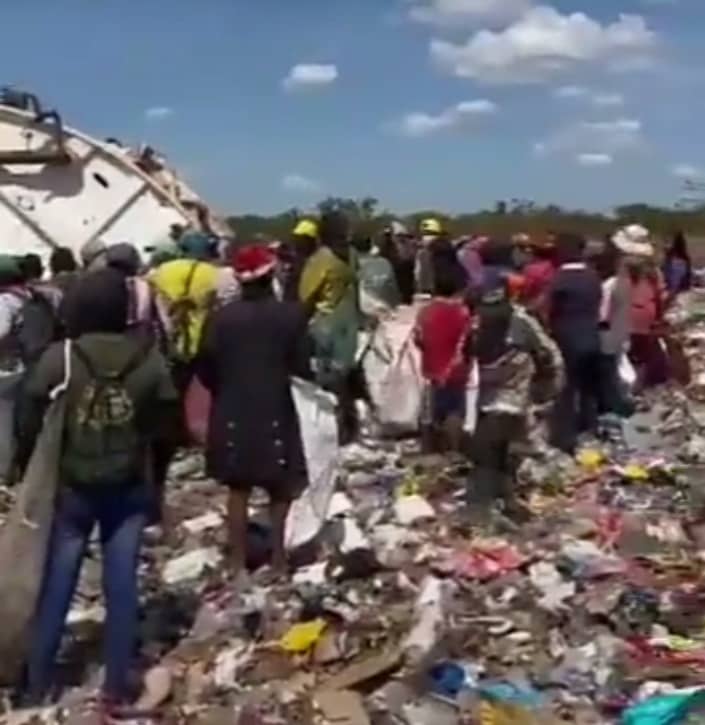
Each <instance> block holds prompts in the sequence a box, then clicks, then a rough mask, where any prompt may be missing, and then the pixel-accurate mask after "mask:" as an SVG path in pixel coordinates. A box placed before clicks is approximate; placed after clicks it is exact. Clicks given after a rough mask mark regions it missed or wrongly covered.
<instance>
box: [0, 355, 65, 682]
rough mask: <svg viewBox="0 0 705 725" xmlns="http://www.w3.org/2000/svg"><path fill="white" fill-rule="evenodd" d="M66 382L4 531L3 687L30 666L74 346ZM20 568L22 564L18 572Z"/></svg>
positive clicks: (0, 564) (0, 544)
mask: <svg viewBox="0 0 705 725" xmlns="http://www.w3.org/2000/svg"><path fill="white" fill-rule="evenodd" d="M64 369H65V379H64V382H63V383H62V384H61V385H60V386H59V387H58V388H56V389H55V390H54V391H53V392H52V393H51V399H52V401H53V402H52V403H51V404H50V406H49V408H48V409H47V412H46V414H45V416H44V424H43V426H42V430H41V432H40V434H39V437H38V438H37V442H36V444H35V446H34V451H33V453H32V457H31V458H30V461H29V464H28V466H27V470H26V471H25V474H24V477H23V479H22V482H21V483H20V487H19V493H18V496H17V501H16V502H15V505H14V508H13V509H12V511H11V512H10V515H9V517H8V519H7V521H6V522H5V524H4V525H3V527H2V529H1V530H0V571H2V591H3V594H2V597H0V622H2V627H0V684H2V685H12V684H15V683H16V681H17V678H18V677H19V675H20V673H21V670H22V667H23V665H24V661H25V655H26V649H27V646H28V644H29V635H30V628H31V626H32V623H33V620H34V611H35V609H36V604H37V599H38V597H39V591H40V588H41V584H42V577H43V575H44V564H45V560H46V552H47V546H48V543H49V536H50V534H51V525H52V520H53V517H54V500H55V498H56V490H57V487H58V484H59V458H60V456H61V445H62V441H63V433H64V419H65V415H66V401H65V396H64V395H63V394H62V393H63V392H64V391H65V390H66V387H67V386H68V382H69V379H70V376H71V343H70V342H67V343H66V345H65V349H64ZM18 562H22V565H21V566H18V565H17V564H18Z"/></svg>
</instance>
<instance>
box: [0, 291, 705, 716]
mask: <svg viewBox="0 0 705 725" xmlns="http://www.w3.org/2000/svg"><path fill="white" fill-rule="evenodd" d="M672 318H673V321H674V323H675V324H677V325H678V326H679V328H680V329H681V333H682V339H683V340H684V342H685V343H686V346H687V349H688V352H689V354H691V360H692V363H693V368H694V369H693V384H692V386H691V387H690V389H689V390H688V391H687V393H686V392H684V391H682V390H677V389H663V390H658V391H655V392H653V393H650V394H649V395H648V396H647V397H646V398H645V399H644V400H643V401H641V403H640V408H639V412H638V413H637V414H636V415H635V416H634V418H633V419H632V420H630V421H629V422H628V423H627V424H626V425H625V428H624V431H623V433H622V434H621V435H620V434H619V431H617V430H616V429H615V427H614V426H607V427H606V430H605V436H604V438H603V439H601V440H598V441H586V442H585V444H584V446H583V447H582V449H581V451H580V453H579V455H578V456H577V457H576V459H575V460H572V459H569V458H566V457H565V456H562V455H560V454H557V453H556V452H555V451H552V450H549V449H547V448H546V447H545V446H544V445H543V444H542V436H541V430H540V425H539V424H538V423H537V424H536V426H535V427H534V429H533V431H532V436H531V441H529V442H527V446H526V448H525V450H523V451H522V452H521V455H522V458H523V462H522V466H521V479H522V496H523V497H524V499H525V501H526V503H527V505H528V507H529V508H530V510H531V511H532V513H533V517H532V519H531V521H530V522H529V523H527V524H525V525H521V526H518V525H515V524H513V523H512V522H510V521H508V520H503V519H501V518H499V519H497V520H496V521H494V522H493V523H492V525H491V526H489V525H488V527H487V528H486V529H471V528H470V527H469V525H468V524H467V517H466V516H465V482H466V479H467V465H466V464H464V463H463V462H461V461H456V462H449V461H448V460H447V459H444V458H442V457H428V456H421V455H420V454H419V453H418V450H417V446H416V443H415V442H414V441H404V442H381V441H366V442H365V443H364V444H355V445H353V446H350V447H348V448H347V449H345V450H344V451H343V460H342V463H343V466H342V467H343V474H342V476H341V479H340V483H339V487H338V490H337V492H336V493H335V495H334V496H333V499H332V501H331V504H330V507H329V512H328V517H327V518H328V521H327V524H326V526H325V529H324V531H323V533H322V535H321V536H320V537H319V541H318V542H317V543H316V545H315V546H310V547H307V549H306V550H303V551H298V552H296V556H295V557H294V563H295V565H296V569H295V572H294V573H293V575H292V578H291V580H290V581H289V582H286V583H281V582H274V583H272V581H271V577H270V576H269V572H268V571H267V570H266V569H262V568H259V569H257V571H255V573H254V574H253V576H252V586H251V587H250V588H249V589H247V590H246V593H245V594H238V593H236V591H235V590H234V588H233V587H232V584H231V582H230V581H229V579H228V576H227V572H226V570H225V567H224V566H223V563H222V554H221V551H222V548H223V545H224V542H225V526H224V511H225V508H224V503H225V501H224V495H223V491H222V490H221V489H220V488H219V487H218V486H217V485H216V484H215V483H213V482H212V481H208V480H205V479H204V477H203V476H202V474H201V471H202V461H201V460H200V457H199V456H198V455H195V454H194V455H189V456H185V457H184V458H182V459H181V460H179V461H177V462H176V463H175V464H174V466H173V469H172V482H171V488H170V504H171V507H170V508H171V512H170V517H169V518H170V526H168V527H167V528H166V530H165V531H156V530H155V531H151V532H150V533H149V543H148V546H147V550H146V555H145V557H144V562H143V564H142V573H143V580H144V587H143V588H144V607H143V622H142V638H143V646H142V650H141V652H142V668H143V672H142V676H143V679H144V683H145V692H144V694H143V696H142V698H141V700H140V701H139V702H138V703H137V704H136V706H135V716H136V720H135V721H136V722H139V721H140V716H141V718H142V721H144V722H150V721H151V720H150V719H148V718H147V715H150V714H151V715H156V714H157V713H158V714H159V716H160V717H161V721H162V722H166V723H188V724H193V725H197V724H198V725H230V724H231V723H239V724H240V725H264V724H270V723H271V724H272V725H273V724H274V723H302V724H304V725H305V724H307V723H331V724H333V723H335V724H338V723H341V724H343V723H344V724H346V725H367V724H368V723H371V724H377V725H427V724H432V725H446V724H448V725H453V724H455V723H482V724H490V723H494V724H496V725H504V724H505V723H506V724H507V725H509V724H514V723H519V724H526V725H530V724H532V723H542V724H547V723H560V722H566V723H577V724H579V725H588V724H597V723H613V722H615V723H617V722H621V723H624V724H625V725H650V724H652V723H671V722H673V723H676V722H705V704H704V703H703V700H705V695H703V694H702V691H701V690H699V689H698V687H700V686H701V685H702V683H703V677H704V676H705V575H704V574H703V559H704V558H705V355H703V354H702V352H705V298H701V297H700V296H698V294H697V293H693V294H692V295H691V296H690V298H689V299H686V300H685V301H684V303H683V304H682V305H681V306H680V307H679V308H678V309H676V310H674V311H673V313H672ZM701 360H702V361H703V362H702V363H701V362H700V361H701ZM10 503H11V494H10V493H9V492H7V491H0V510H6V509H7V508H8V506H9V505H10ZM258 503H259V502H258ZM256 508H257V507H256ZM251 540H252V547H251V551H250V555H251V559H252V561H251V564H252V566H253V567H258V566H259V565H260V564H262V563H264V562H266V556H267V530H266V526H264V525H262V526H260V525H253V526H252V531H251ZM96 556H97V554H96ZM80 591H81V594H80V597H79V598H78V600H77V601H76V603H75V607H74V609H73V610H72V613H71V617H70V623H69V629H70V637H69V638H67V646H66V649H65V652H64V658H63V661H62V666H61V678H62V682H63V684H64V686H65V690H64V694H63V697H62V699H61V702H60V705H59V707H58V708H54V709H51V710H46V711H43V712H41V713H34V714H32V713H8V714H7V715H6V716H5V718H4V720H3V722H15V723H22V722H37V723H40V722H41V723H54V722H65V723H71V725H74V724H75V723H90V722H93V721H94V720H91V717H94V716H93V715H91V713H90V700H91V697H94V696H95V694H96V693H97V689H98V686H99V683H100V677H101V672H100V623H101V621H102V619H103V616H104V611H103V609H102V607H101V604H100V602H101V597H100V565H99V561H98V560H97V559H96V558H92V559H90V560H89V561H88V562H87V564H86V566H85V568H84V575H83V582H82V585H81V590H80ZM690 688H695V689H690ZM698 712H700V715H698ZM32 716H36V718H37V719H35V720H31V719H30V718H31V717H32ZM688 718H690V719H688Z"/></svg>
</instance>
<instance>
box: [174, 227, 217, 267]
mask: <svg viewBox="0 0 705 725" xmlns="http://www.w3.org/2000/svg"><path fill="white" fill-rule="evenodd" d="M178 244H179V247H180V249H181V251H182V252H183V254H184V256H185V257H188V258H189V259H196V260H198V261H199V262H209V261H210V260H212V259H214V258H215V245H214V243H213V238H212V237H210V236H209V235H208V234H204V233H203V232H187V233H186V234H184V235H183V237H181V239H180V240H179V242H178Z"/></svg>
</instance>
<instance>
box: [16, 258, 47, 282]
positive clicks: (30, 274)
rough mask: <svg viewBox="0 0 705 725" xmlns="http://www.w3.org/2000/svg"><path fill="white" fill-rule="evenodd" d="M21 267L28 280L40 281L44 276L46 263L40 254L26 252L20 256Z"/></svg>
mask: <svg viewBox="0 0 705 725" xmlns="http://www.w3.org/2000/svg"><path fill="white" fill-rule="evenodd" d="M20 269H21V270H22V276H23V277H24V279H25V281H26V282H38V281H39V280H40V279H41V278H42V277H43V276H44V264H43V262H42V258H41V257H40V256H39V255H38V254H34V253H30V254H25V255H24V257H21V258H20Z"/></svg>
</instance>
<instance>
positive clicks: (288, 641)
mask: <svg viewBox="0 0 705 725" xmlns="http://www.w3.org/2000/svg"><path fill="white" fill-rule="evenodd" d="M326 626H327V623H326V620H325V619H313V620H311V621H310V622H301V623H300V624H295V625H294V626H293V627H292V628H291V629H290V630H289V631H288V632H287V633H286V634H285V635H284V636H283V637H282V638H281V641H280V642H279V644H280V646H281V648H282V649H283V650H284V651H285V652H289V653H290V654H301V653H303V652H308V650H310V649H311V647H313V646H314V645H315V644H316V643H317V642H318V640H319V639H320V638H321V635H322V634H323V632H324V631H325V629H326Z"/></svg>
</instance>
